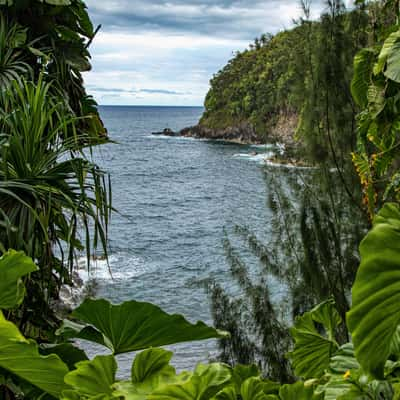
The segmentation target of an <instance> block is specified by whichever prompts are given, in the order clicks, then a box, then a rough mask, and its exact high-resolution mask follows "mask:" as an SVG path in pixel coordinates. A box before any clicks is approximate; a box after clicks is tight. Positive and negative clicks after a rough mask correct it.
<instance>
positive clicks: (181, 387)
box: [147, 363, 231, 400]
mask: <svg viewBox="0 0 400 400" xmlns="http://www.w3.org/2000/svg"><path fill="white" fill-rule="evenodd" d="M230 378H231V373H230V370H229V368H228V367H227V366H225V365H223V364H217V363H215V364H210V365H201V364H200V365H198V366H197V368H196V370H195V372H194V374H193V376H192V377H191V378H190V380H189V381H187V382H185V383H183V384H176V385H167V386H164V387H162V388H160V389H159V390H156V391H155V392H154V393H153V394H151V395H149V396H147V399H148V400H209V399H210V398H212V397H213V396H215V395H216V394H217V393H218V392H219V391H220V390H221V389H222V385H224V384H225V383H227V382H228V381H229V380H230Z"/></svg>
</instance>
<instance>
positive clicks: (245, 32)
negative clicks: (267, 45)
mask: <svg viewBox="0 0 400 400" xmlns="http://www.w3.org/2000/svg"><path fill="white" fill-rule="evenodd" d="M321 2H322V0H314V7H315V8H317V9H318V10H320V9H321ZM87 3H88V6H89V12H90V14H91V16H92V18H93V20H94V21H95V23H98V24H103V26H104V29H105V30H112V29H113V30H116V29H117V30H128V31H130V32H142V31H149V30H164V31H167V32H172V33H185V32H191V33H197V34H201V35H204V34H207V35H218V36H220V37H230V38H233V37H234V38H239V37H240V38H242V39H247V40H251V39H254V37H256V36H259V35H260V34H261V33H263V32H272V33H274V32H276V31H278V30H280V29H282V28H284V27H288V25H289V24H290V23H291V16H290V15H285V12H284V10H285V7H299V1H298V0H269V1H266V0H264V1H261V0H254V1H244V0H239V1H237V0H236V1H235V0H217V1H215V0H214V1H213V0H187V1H184V0H170V1H163V0H154V1H146V0H114V1H112V2H105V1H104V2H103V1H99V0H87ZM284 25H286V26H284Z"/></svg>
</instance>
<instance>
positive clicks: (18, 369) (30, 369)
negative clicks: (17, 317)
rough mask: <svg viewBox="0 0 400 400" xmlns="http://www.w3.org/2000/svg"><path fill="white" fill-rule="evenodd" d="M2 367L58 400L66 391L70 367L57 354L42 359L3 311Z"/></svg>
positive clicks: (0, 321)
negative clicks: (65, 378) (66, 377)
mask: <svg viewBox="0 0 400 400" xmlns="http://www.w3.org/2000/svg"><path fill="white" fill-rule="evenodd" d="M0 367H1V368H2V369H4V370H7V371H10V372H12V373H13V374H14V375H17V376H19V377H20V378H23V379H25V380H26V381H28V382H29V383H31V384H32V385H34V386H37V387H38V388H40V389H42V390H43V391H45V392H47V393H49V394H51V395H52V396H54V397H58V396H59V395H60V394H61V392H62V391H63V390H64V389H66V385H65V384H64V376H65V375H66V374H67V372H68V368H67V366H66V365H65V364H64V363H63V362H62V361H61V360H60V358H59V357H58V356H56V355H54V354H52V355H49V356H41V355H39V351H38V346H37V344H36V343H34V342H32V341H29V340H27V339H25V338H24V337H23V336H22V334H21V333H20V332H19V330H18V328H17V327H16V326H15V325H14V324H12V323H11V322H9V321H7V320H6V319H5V318H4V316H3V314H2V313H1V311H0Z"/></svg>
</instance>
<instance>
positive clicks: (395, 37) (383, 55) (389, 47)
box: [374, 30, 400, 75]
mask: <svg viewBox="0 0 400 400" xmlns="http://www.w3.org/2000/svg"><path fill="white" fill-rule="evenodd" d="M399 40H400V30H398V31H396V32H393V33H392V34H390V35H389V37H388V38H387V39H386V40H385V42H384V44H383V46H382V49H381V52H380V54H379V57H378V62H377V63H376V64H375V66H374V74H375V75H378V74H379V73H381V72H383V71H384V68H385V65H386V62H387V61H388V59H389V57H390V56H391V54H392V52H393V51H394V48H395V47H396V46H397V44H398V42H399Z"/></svg>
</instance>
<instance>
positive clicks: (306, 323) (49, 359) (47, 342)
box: [0, 0, 400, 400]
mask: <svg viewBox="0 0 400 400" xmlns="http://www.w3.org/2000/svg"><path fill="white" fill-rule="evenodd" d="M370 6H371V7H372V5H370ZM385 6H387V7H389V8H390V7H393V6H396V7H397V10H396V11H398V6H399V4H398V2H397V1H388V2H385ZM0 7H1V11H2V18H1V26H0V35H3V36H5V37H6V38H4V37H0V46H3V47H2V48H1V54H0V58H1V59H2V68H1V69H0V83H1V86H0V90H1V99H0V100H1V102H0V127H1V131H0V133H1V141H0V216H1V219H0V243H1V248H0V252H1V257H0V397H1V398H4V399H14V398H26V399H52V398H53V399H54V398H55V399H65V400H78V399H97V400H99V399H104V400H106V399H127V400H131V399H132V400H142V399H143V400H145V399H148V400H172V399H177V400H179V399H181V400H295V399H296V400H302V399H304V400H310V399H314V400H323V399H326V400H330V399H332V400H333V399H338V400H346V399H348V400H351V399H353V400H356V399H358V400H362V399H373V400H378V399H398V398H400V306H399V300H400V205H399V202H398V197H397V194H396V193H397V186H396V176H397V174H398V171H397V170H396V165H397V164H396V154H395V153H396V152H395V149H396V146H397V142H398V140H399V132H398V130H397V128H396V126H397V125H396V124H395V123H394V122H393V120H396V119H397V118H398V115H399V112H398V111H397V108H396V106H395V105H396V101H397V99H398V98H399V93H400V85H399V84H398V82H397V77H398V71H400V58H399V57H398V53H399V49H398V46H397V34H396V35H395V33H396V32H397V31H398V30H399V29H400V25H399V23H398V21H397V22H396V23H394V24H392V26H391V28H390V33H389V34H388V36H386V37H384V38H383V42H382V43H381V44H379V43H378V44H376V47H375V48H374V57H371V58H369V60H370V63H371V65H372V68H370V67H369V66H368V67H366V66H365V65H369V64H368V63H366V62H365V61H364V58H363V57H364V56H363V54H364V53H365V51H364V50H362V53H359V54H358V56H357V57H356V59H355V74H354V78H353V86H352V91H353V94H354V96H355V97H356V99H357V101H358V102H359V101H361V102H362V101H364V102H363V103H362V107H363V110H362V111H361V114H360V117H359V124H358V142H359V144H360V145H359V147H358V149H357V153H355V155H354V157H355V158H356V157H361V158H364V159H365V160H368V162H369V163H370V164H371V163H372V162H373V160H382V159H385V161H384V163H385V164H386V165H387V167H386V168H383V169H373V172H374V174H372V173H370V175H368V178H371V180H369V181H368V180H367V182H366V175H365V170H364V169H363V168H360V167H358V173H359V176H360V178H361V181H362V183H363V185H365V184H368V186H366V191H367V192H368V190H370V187H373V188H375V187H376V186H375V185H376V183H377V180H379V185H382V186H383V189H382V190H376V194H375V196H376V202H375V203H374V206H373V207H372V203H368V205H369V210H370V211H371V215H372V216H373V224H372V228H371V230H370V231H369V232H368V233H367V235H366V236H365V238H364V239H363V240H362V242H361V245H360V255H361V263H360V265H359V268H358V271H357V275H356V278H355V282H354V285H353V287H352V293H351V307H350V310H349V311H348V312H347V313H343V311H342V309H341V307H340V304H337V303H339V302H338V301H337V298H336V297H335V293H332V295H333V297H332V298H328V299H325V300H324V301H322V302H321V303H320V304H319V305H317V306H315V307H313V308H312V309H311V310H310V311H305V312H304V313H302V315H301V316H299V317H297V318H296V320H295V322H294V326H293V327H292V328H291V335H292V338H293V343H294V345H293V348H292V349H291V351H290V352H289V353H288V354H287V355H284V354H282V359H283V357H287V359H288V363H290V365H291V368H292V369H293V371H294V374H295V379H294V381H290V382H285V381H281V382H274V381H273V380H270V379H268V376H267V377H266V376H264V375H263V374H262V373H260V371H259V370H258V368H257V367H256V366H253V365H235V366H230V365H227V364H224V363H218V362H217V363H209V364H205V365H203V364H199V365H198V366H197V367H196V368H195V369H194V371H191V372H181V373H177V372H176V370H175V369H174V367H173V366H172V365H171V364H170V361H171V357H172V353H171V352H170V351H168V350H165V349H163V348H162V346H165V345H170V344H173V343H180V342H184V341H193V340H205V339H210V338H217V339H226V338H227V336H228V335H229V333H228V332H225V331H220V330H217V329H215V328H212V327H209V326H207V325H205V324H204V323H202V322H197V323H196V324H193V323H191V322H189V321H187V320H185V318H184V317H182V316H180V315H171V314H167V313H165V312H164V311H163V310H161V309H160V308H159V307H157V306H155V305H153V304H150V303H142V302H137V301H134V300H132V301H128V302H125V303H122V304H120V305H113V304H111V303H110V302H108V301H106V300H103V299H86V300H85V301H84V302H83V303H82V304H81V305H80V306H79V307H78V308H76V309H75V310H74V311H72V313H71V314H70V315H69V316H68V317H67V318H64V319H63V321H62V323H59V322H60V320H59V319H58V316H53V317H51V318H50V317H49V313H51V307H50V305H51V304H50V300H51V299H52V298H53V299H54V298H55V297H57V287H59V285H60V284H61V283H65V282H67V281H68V279H70V272H71V269H72V267H73V258H74V255H75V253H76V251H79V250H83V249H84V248H86V251H87V255H88V259H90V254H91V249H92V246H93V245H96V243H97V242H98V241H99V242H100V243H101V244H103V251H105V252H106V244H107V235H106V233H107V224H108V218H109V213H110V211H111V204H110V200H109V197H108V193H109V189H108V186H107V184H106V181H105V179H106V178H105V175H104V172H103V171H101V170H100V169H99V168H98V166H97V165H96V164H95V163H94V162H93V161H92V160H91V159H90V157H89V156H88V155H87V153H88V151H89V153H90V149H91V148H92V146H94V145H99V144H101V143H104V141H105V140H106V137H105V136H104V129H103V128H102V124H101V122H100V120H99V117H98V114H97V111H96V108H95V105H94V103H92V102H91V103H90V104H91V107H93V108H91V111H90V112H88V111H87V109H85V107H83V106H82V104H84V103H82V101H83V102H84V100H82V99H83V97H80V96H81V95H82V93H84V88H83V83H82V80H81V76H80V73H81V72H82V71H83V70H84V69H86V68H87V67H88V64H87V63H86V62H88V56H89V55H88V52H87V46H88V45H89V44H90V41H91V40H92V39H93V37H94V34H95V31H94V30H93V29H91V25H90V20H89V17H88V15H87V11H86V9H85V5H84V3H83V2H81V1H80V0H47V1H39V0H38V1H33V0H32V1H29V0H28V1H24V2H19V1H16V2H15V3H14V2H13V1H12V0H3V1H1V2H0ZM390 9H391V10H392V11H393V8H390ZM36 13H39V14H36ZM39 16H40V18H42V17H43V18H44V20H45V21H46V23H48V24H49V25H48V26H51V27H52V28H51V29H50V28H49V27H48V26H47V25H46V24H43V26H40V28H39V24H36V27H35V28H34V27H33V25H35V24H34V23H33V19H35V18H38V17H39ZM31 18H32V19H31ZM310 24H311V23H310ZM40 25H41V24H40ZM311 25H312V24H311ZM35 29H40V30H42V31H41V32H40V33H39V34H38V32H36V30H35ZM46 29H49V30H48V31H46ZM52 29H56V30H58V31H59V33H58V34H56V35H55V36H56V37H55V38H52V33H51V32H50V31H52ZM380 34H381V35H382V36H384V35H385V33H384V31H383V30H382V31H381V32H380ZM386 34H387V32H386ZM85 38H86V39H85ZM58 40H60V41H61V42H60V43H59V44H57V45H55V42H56V41H58ZM58 45H59V46H64V51H62V52H61V54H58V53H57V51H58ZM69 46H70V47H69ZM60 48H61V47H60ZM58 68H60V69H58ZM54 69H56V70H57V71H58V72H57V73H55V72H54ZM64 72H66V75H63V73H64ZM68 75H70V77H71V76H72V77H73V78H72V81H73V82H74V85H73V86H74V89H72V88H71V87H68V86H63V85H61V84H60V81H58V80H57V79H59V78H60V77H61V78H60V79H62V77H64V78H65V77H66V76H68ZM65 79H66V78H65ZM74 79H75V80H74ZM382 80H384V81H385V86H384V87H385V89H387V90H388V91H387V92H385V93H383V94H382V95H383V96H384V100H383V103H384V104H383V108H382V109H379V110H380V113H382V114H380V113H378V114H376V109H375V108H374V107H375V102H374V101H372V100H374V99H375V97H373V96H372V94H371V96H372V97H371V102H370V101H369V100H368V101H366V100H365V93H367V96H368V93H370V92H371V93H372V92H374V90H375V87H376V85H378V84H380V83H381V82H382ZM360 82H361V84H360ZM64 83H66V82H64ZM71 84H72V82H71ZM75 85H78V86H79V88H78V86H75ZM66 88H67V90H65V89H66ZM69 89H71V90H72V92H69ZM381 89H382V88H381ZM75 90H77V91H76V92H75ZM78 92H79V93H80V95H78V94H77V93H78ZM75 96H76V97H75ZM363 99H364V100H363ZM94 121H95V122H94ZM365 121H367V122H365ZM93 122H94V125H93ZM366 125H367V126H368V129H370V128H371V126H373V127H372V128H371V129H372V131H371V132H369V133H370V134H373V135H374V137H373V139H374V140H370V139H369V138H368V136H367V137H366V139H368V140H369V142H371V143H372V145H370V144H369V142H366V139H365V126H366ZM388 127H389V128H388ZM93 129H95V130H93ZM386 140H387V141H386ZM382 143H383V144H382ZM378 145H379V146H380V147H379V146H378ZM373 146H375V147H373ZM382 146H387V147H382ZM375 148H378V150H379V151H378V152H376V151H375ZM371 151H374V153H373V154H376V157H372V156H371V154H370V152H371ZM348 154H349V158H350V153H348ZM386 156H387V157H388V158H389V159H390V162H389V161H387V160H386V158H385V157H386ZM381 162H383V161H381ZM356 165H357V166H358V163H356ZM375 172H376V174H375ZM382 177H385V179H382ZM367 194H368V193H367ZM374 199H375V197H374ZM389 199H390V200H391V201H390V202H388V201H387V200H389ZM379 205H382V206H379ZM81 227H83V234H82V235H83V238H84V239H82V240H81V238H80V228H81ZM91 232H94V233H93V240H91V238H92V236H91ZM12 248H14V249H12ZM57 248H58V251H56V250H55V249H57ZM58 253H59V254H58ZM63 254H65V257H64V256H63ZM45 305H46V307H45ZM337 306H339V311H338V310H337ZM260 317H261V316H260ZM47 318H48V319H47ZM43 320H45V321H43ZM343 324H345V325H346V326H347V331H348V333H349V335H348V338H349V340H343V335H342V332H343V328H341V327H342V326H343ZM271 328H272V329H274V328H275V327H274V326H272V325H271ZM76 339H80V340H86V341H90V342H93V343H96V344H97V345H100V346H103V347H104V348H105V349H106V351H108V354H106V355H100V356H96V357H95V358H93V359H89V358H88V356H87V355H86V354H85V353H84V352H83V351H82V350H81V349H80V348H79V347H78V346H77V344H76V342H75V341H76ZM343 342H345V343H343ZM130 352H137V353H136V355H135V357H134V359H133V361H132V368H131V374H130V377H129V379H127V380H126V379H125V380H124V379H120V378H119V377H118V374H117V369H118V364H117V359H116V356H117V355H119V354H123V353H130Z"/></svg>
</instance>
